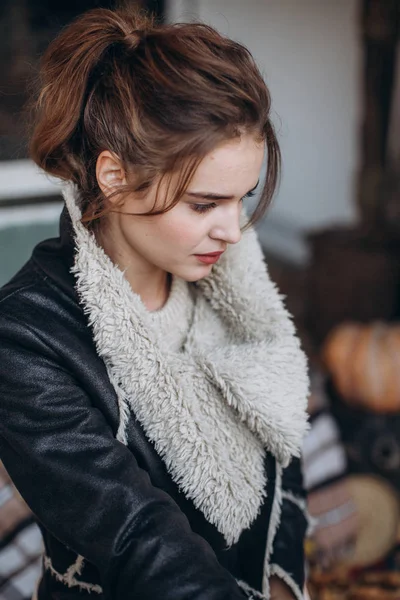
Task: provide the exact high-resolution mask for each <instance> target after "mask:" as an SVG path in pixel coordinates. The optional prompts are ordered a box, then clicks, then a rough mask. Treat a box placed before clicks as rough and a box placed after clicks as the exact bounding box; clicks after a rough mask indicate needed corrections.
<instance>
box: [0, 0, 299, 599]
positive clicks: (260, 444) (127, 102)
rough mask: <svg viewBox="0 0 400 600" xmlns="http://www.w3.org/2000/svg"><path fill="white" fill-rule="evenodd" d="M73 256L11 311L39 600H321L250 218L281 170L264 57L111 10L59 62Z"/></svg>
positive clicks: (274, 304) (2, 404)
mask: <svg viewBox="0 0 400 600" xmlns="http://www.w3.org/2000/svg"><path fill="white" fill-rule="evenodd" d="M42 80H43V81H42V89H41V93H40V96H39V100H38V102H37V108H36V110H37V113H36V125H35V129H34V131H33V135H32V141H31V155H32V158H33V159H34V160H35V161H36V163H37V164H38V165H39V166H40V167H42V168H43V169H44V170H45V171H46V172H47V173H50V174H51V175H55V176H57V177H60V178H61V179H63V180H65V181H66V182H67V183H66V187H65V192H64V196H65V203H66V208H65V210H64V212H63V214H62V217H61V224H60V237H59V238H57V239H53V240H47V241H45V242H43V243H41V244H40V245H39V246H38V247H37V248H36V249H35V250H34V252H33V255H32V258H31V259H30V260H29V262H28V263H27V264H26V265H25V266H24V267H23V269H22V270H21V271H20V272H19V273H18V274H17V275H16V276H15V277H14V278H13V280H12V281H11V282H10V283H8V284H7V285H6V286H5V287H4V288H3V289H2V291H1V296H0V457H1V459H2V460H3V461H4V464H5V466H6V468H7V470H8V471H9V473H10V476H11V478H12V479H13V481H14V483H15V485H16V486H17V488H18V490H19V491H20V493H21V495H22V496H23V498H24V499H25V500H26V502H27V503H28V505H29V506H30V508H31V509H32V511H33V513H34V514H35V515H36V517H37V521H38V523H39V526H40V528H41V530H42V533H43V538H44V544H45V556H44V561H43V565H44V570H43V577H42V578H41V581H40V582H39V584H38V590H37V593H36V597H37V598H39V600H47V599H50V598H51V599H60V600H61V599H62V600H64V599H65V600H67V599H71V600H72V599H78V598H83V599H84V598H86V597H87V596H88V594H89V593H91V594H92V597H94V598H96V597H99V598H103V599H105V600H128V599H132V600H195V599H196V600H228V599H229V600H240V599H244V598H274V599H275V598H276V599H277V600H286V599H292V598H297V600H300V599H301V598H302V588H303V579H304V576H303V549H302V546H303V537H304V533H305V529H306V518H305V515H304V496H303V490H302V480H301V473H300V468H299V460H298V457H299V454H300V448H301V443H302V438H303V434H304V432H305V430H306V428H307V419H306V398H307V392H308V381H307V369H306V361H305V358H304V355H303V353H302V351H301V350H300V347H299V342H298V340H297V338H296V336H295V332H294V328H293V325H292V322H291V320H290V317H289V315H288V313H287V312H286V310H285V308H284V306H283V304H282V300H281V298H280V296H279V294H278V292H277V291H276V289H275V287H274V285H273V284H272V283H271V281H270V280H269V278H268V275H267V272H266V268H265V265H264V262H263V257H262V253H261V250H260V248H259V246H258V243H257V241H256V238H255V234H254V232H253V231H252V229H251V227H246V225H249V223H247V221H246V217H245V216H244V212H243V211H242V199H243V198H244V197H246V196H249V195H251V194H252V193H253V190H254V189H255V188H256V187H257V185H258V180H259V176H260V169H261V166H262V161H263V156H264V153H265V152H266V154H267V159H268V168H267V175H266V181H265V185H264V186H263V190H262V193H261V200H260V204H259V206H258V208H257V210H256V213H255V215H253V217H252V219H251V221H254V220H255V219H256V218H258V217H259V216H260V215H261V214H262V213H263V211H264V210H265V208H266V207H267V205H268V203H269V202H270V199H271V197H272V194H273V192H274V188H275V186H276V182H277V178H278V172H279V148H278V144H277V141H276V137H275V135H274V131H273V127H272V125H271V122H270V97H269V93H268V90H267V88H266V86H265V83H264V81H263V79H262V77H261V75H260V73H259V71H258V70H257V68H256V66H255V64H254V62H253V59H252V57H251V56H250V54H249V52H248V51H247V50H246V49H245V48H244V47H243V46H241V45H240V44H238V43H236V42H233V41H232V40H229V39H227V38H225V37H223V36H221V35H220V34H218V33H217V32H216V31H215V30H213V29H212V28H211V27H208V26H205V25H202V24H179V25H168V26H157V25H155V24H153V23H151V22H150V21H148V20H147V21H146V20H145V19H144V18H143V17H140V16H137V15H135V14H129V13H126V12H121V11H109V10H102V9H98V10H95V11H92V12H89V13H86V14H84V15H83V16H82V17H80V18H79V19H78V20H77V21H76V22H74V23H73V24H71V25H70V26H69V27H67V28H66V29H65V30H64V31H63V32H62V33H61V35H60V36H59V38H58V39H56V40H55V41H54V42H53V43H52V44H51V45H50V47H49V49H48V50H47V52H46V54H45V56H44V59H43V64H42Z"/></svg>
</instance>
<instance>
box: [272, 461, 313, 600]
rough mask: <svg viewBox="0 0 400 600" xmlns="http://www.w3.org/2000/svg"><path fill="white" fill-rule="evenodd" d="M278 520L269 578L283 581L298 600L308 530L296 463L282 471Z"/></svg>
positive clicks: (298, 464) (300, 476)
mask: <svg viewBox="0 0 400 600" xmlns="http://www.w3.org/2000/svg"><path fill="white" fill-rule="evenodd" d="M281 509H282V510H281V520H280V524H279V527H278V530H277V532H276V535H275V539H274V544H273V550H272V556H271V560H270V567H271V575H277V576H278V577H280V578H281V579H283V580H284V581H285V582H286V583H287V584H288V586H289V587H290V588H291V589H292V591H293V593H294V595H295V597H296V598H297V600H302V598H303V588H304V579H305V574H304V566H305V565H304V561H305V559H304V538H305V534H306V531H307V526H308V518H307V512H306V495H305V491H304V488H303V478H302V472H301V465H300V460H299V459H293V460H292V462H291V464H290V465H289V466H288V467H287V468H286V469H284V470H283V476H282V507H281Z"/></svg>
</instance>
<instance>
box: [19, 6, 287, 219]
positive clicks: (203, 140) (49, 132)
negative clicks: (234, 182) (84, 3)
mask: <svg viewBox="0 0 400 600" xmlns="http://www.w3.org/2000/svg"><path fill="white" fill-rule="evenodd" d="M40 85H41V90H40V93H39V96H38V99H37V100H36V102H35V104H34V114H35V122H34V129H33V133H32V136H31V144H30V154H31V157H32V158H33V160H34V161H35V162H36V163H37V164H38V165H39V166H40V167H41V168H42V169H44V170H45V171H46V172H47V173H49V174H51V175H54V176H56V177H60V178H62V179H65V180H72V181H74V182H75V183H76V184H77V185H78V187H79V189H80V192H81V198H82V207H81V208H82V212H83V221H84V222H87V223H91V222H94V221H95V220H96V219H98V218H99V217H101V216H103V215H104V214H106V213H107V212H108V210H110V204H109V203H107V199H106V198H105V197H104V195H103V194H102V193H101V191H100V189H99V187H98V184H97V180H96V160H97V157H98V156H99V154H100V153H101V152H102V151H103V150H109V151H111V152H112V153H114V154H115V155H116V156H117V157H118V158H119V159H120V161H121V163H122V165H123V166H124V168H125V169H126V170H127V172H128V173H129V172H133V173H134V183H133V185H130V186H129V190H125V191H135V192H140V191H144V190H146V189H148V188H149V187H150V186H151V185H152V184H153V182H154V181H155V179H156V177H157V176H159V177H161V179H162V178H164V177H165V176H171V174H173V173H179V181H178V185H177V186H176V188H175V189H174V192H173V198H172V201H171V202H170V203H169V204H168V206H164V207H163V208H162V209H160V210H158V211H155V210H153V211H151V214H159V213H160V212H164V211H165V210H169V209H170V208H172V207H173V206H174V205H175V204H176V203H177V202H178V201H179V199H180V198H181V197H182V195H183V193H184V192H185V190H186V189H187V187H188V185H189V183H190V180H191V177H192V176H193V174H194V172H195V170H196V168H197V166H198V165H199V163H200V162H201V160H202V159H203V158H204V157H205V156H206V154H208V153H209V152H210V151H211V150H213V149H214V148H215V147H216V146H217V145H218V144H219V143H221V142H223V141H226V140H228V139H232V138H235V137H238V136H240V135H241V133H242V132H246V133H254V135H256V136H258V137H260V138H261V139H263V140H265V142H266V149H267V156H268V166H267V175H266V180H265V185H264V189H263V191H262V193H261V198H260V202H259V204H258V206H257V208H256V210H255V212H254V214H253V216H252V217H251V222H253V223H254V222H255V221H256V220H257V219H259V218H260V217H261V216H262V214H263V213H264V211H265V210H266V208H267V206H268V205H269V203H270V201H271V198H272V196H273V193H274V191H275V188H276V185H277V182H278V178H279V172H280V151H279V145H278V142H277V139H276V136H275V133H274V129H273V126H272V123H271V121H270V105H271V100H270V95H269V91H268V89H267V86H266V85H265V82H264V81H263V78H262V76H261V74H260V72H259V70H258V68H257V66H256V64H255V62H254V60H253V58H252V56H251V54H250V52H249V51H248V50H247V49H246V48H245V47H244V46H242V45H241V44H239V43H237V42H234V41H232V40H230V39H228V38H226V37H224V36H222V35H220V34H219V33H218V32H217V31H216V30H215V29H213V28H212V27H209V26H207V25H204V24H201V23H195V24H192V23H178V24H173V25H158V24H156V23H155V22H154V20H153V19H151V18H150V17H148V16H146V15H144V14H143V13H140V12H138V11H137V10H134V9H130V10H129V9H127V8H124V9H117V10H107V9H95V10H92V11H89V12H86V13H84V14H83V15H81V16H80V17H79V18H78V19H76V20H75V21H74V22H73V23H72V24H70V25H69V26H67V27H66V28H65V29H64V30H63V31H62V32H61V34H60V35H59V36H58V38H56V39H55V40H54V41H53V42H52V43H51V44H50V46H49V47H48V49H47V51H46V53H45V54H44V56H43V58H42V62H41V83H40ZM146 214H149V213H146Z"/></svg>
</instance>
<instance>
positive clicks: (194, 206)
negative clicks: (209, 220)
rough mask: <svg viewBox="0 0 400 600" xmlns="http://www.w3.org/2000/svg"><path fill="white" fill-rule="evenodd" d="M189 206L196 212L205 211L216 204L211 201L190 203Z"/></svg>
mask: <svg viewBox="0 0 400 600" xmlns="http://www.w3.org/2000/svg"><path fill="white" fill-rule="evenodd" d="M190 206H191V207H192V209H193V210H194V211H196V212H198V213H206V212H208V211H209V210H212V209H213V208H215V207H216V206H217V205H216V204H215V202H211V203H209V204H191V205H190Z"/></svg>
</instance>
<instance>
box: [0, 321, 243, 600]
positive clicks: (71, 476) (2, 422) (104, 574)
mask: <svg viewBox="0 0 400 600" xmlns="http://www.w3.org/2000/svg"><path fill="white" fill-rule="evenodd" d="M57 359H58V356H57V355H56V354H55V353H54V352H53V350H51V349H50V348H49V347H48V346H47V345H46V344H45V343H43V342H42V341H41V340H40V339H39V338H38V335H37V334H36V333H35V332H32V331H30V330H29V328H28V327H26V326H25V325H22V324H20V323H19V322H18V321H16V320H11V319H10V318H8V317H7V318H5V317H2V316H1V315H0V457H1V459H2V460H3V461H4V464H5V466H6V469H7V470H8V472H9V474H10V476H11V478H12V480H13V481H14V483H15V485H16V487H17V488H18V490H19V492H20V493H21V495H22V496H23V498H24V499H25V500H26V502H27V504H28V505H29V507H30V508H31V510H32V511H33V513H34V514H35V515H36V517H37V519H38V520H39V521H40V522H41V523H42V524H43V526H44V527H45V528H46V529H47V530H48V531H49V532H50V533H52V534H53V535H54V536H55V537H56V538H58V539H59V540H60V541H61V542H62V543H63V544H65V545H66V546H67V547H69V548H70V549H72V550H73V551H74V552H76V553H77V554H80V555H82V556H84V557H85V559H86V560H87V561H89V562H90V563H92V564H93V565H95V567H96V568H97V569H98V571H99V573H100V574H101V578H102V586H103V589H104V591H105V593H106V594H109V596H107V597H112V598H113V599H114V600H129V598H132V599H133V598H140V599H141V600H146V599H147V600H188V599H189V598H190V599H191V600H243V598H244V597H245V596H244V595H243V593H242V592H241V590H240V589H239V587H238V585H237V584H236V581H235V580H234V578H233V577H232V576H231V575H230V574H229V573H228V571H226V570H225V569H223V568H222V566H221V565H220V564H219V563H218V561H217V558H216V556H215V554H214V552H213V550H212V549H211V547H210V546H209V545H208V544H207V543H206V542H205V540H203V539H202V538H201V537H200V536H198V535H196V534H194V533H193V532H192V530H191V529H190V526H189V523H188V521H187V519H186V517H185V515H184V514H183V513H182V511H181V510H180V509H179V507H178V506H177V505H176V503H175V502H174V501H173V500H172V499H171V498H170V497H169V496H168V495H167V494H166V493H164V492H163V491H162V490H160V489H158V488H155V487H154V486H152V484H151V482H150V479H149V477H148V475H147V473H146V472H144V471H143V470H141V469H140V468H139V467H138V465H137V462H136V460H135V457H134V456H133V454H132V453H131V451H130V450H129V449H127V448H126V447H125V446H124V445H122V444H121V443H120V442H118V441H117V440H115V438H114V437H113V434H112V431H111V429H110V427H109V425H108V424H107V421H106V420H105V419H104V417H103V415H102V413H101V412H100V411H99V410H98V409H96V408H94V406H93V405H92V404H91V402H90V398H89V397H88V396H87V395H86V394H85V393H84V391H83V390H82V389H81V388H80V386H79V382H77V381H75V379H74V377H73V376H72V375H71V374H70V373H69V372H67V371H66V370H65V369H64V368H63V365H62V364H58V362H57Z"/></svg>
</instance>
